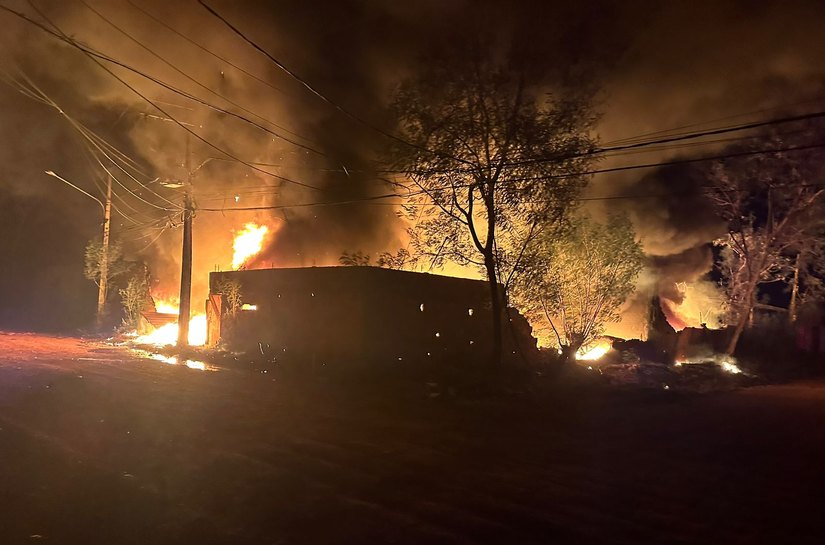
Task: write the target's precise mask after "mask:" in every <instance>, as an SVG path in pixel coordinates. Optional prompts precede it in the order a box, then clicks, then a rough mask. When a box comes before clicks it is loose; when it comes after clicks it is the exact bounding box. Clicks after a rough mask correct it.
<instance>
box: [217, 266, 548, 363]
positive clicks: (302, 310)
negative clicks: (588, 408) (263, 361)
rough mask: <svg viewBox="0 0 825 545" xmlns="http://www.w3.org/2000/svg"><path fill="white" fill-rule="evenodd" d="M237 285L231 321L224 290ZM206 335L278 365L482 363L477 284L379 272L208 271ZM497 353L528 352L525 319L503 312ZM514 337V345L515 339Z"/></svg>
mask: <svg viewBox="0 0 825 545" xmlns="http://www.w3.org/2000/svg"><path fill="white" fill-rule="evenodd" d="M230 284H235V285H236V286H238V287H240V290H239V292H240V298H239V299H237V300H236V301H235V303H236V306H237V307H238V308H237V311H236V312H235V313H234V315H233V314H232V313H231V312H230V309H229V308H228V307H227V299H228V297H224V296H223V295H222V294H221V292H222V291H227V288H226V286H227V285H230ZM209 286H210V290H209V291H210V296H209V300H208V301H207V321H208V339H207V344H208V345H211V346H214V345H216V344H218V342H223V343H224V344H226V345H227V346H229V347H230V348H233V349H238V350H244V351H255V352H261V353H262V354H264V355H267V356H268V355H271V356H272V357H274V358H276V359H278V360H282V361H288V360H292V361H307V360H311V361H313V362H315V363H323V364H326V363H337V362H371V361H387V362H390V361H393V362H399V361H402V362H403V361H413V362H414V361H427V360H429V361H437V360H442V359H444V358H453V359H454V358H462V359H464V360H468V359H469V360H472V361H479V362H481V361H484V360H485V359H486V358H488V357H489V356H488V355H489V353H490V347H491V338H492V335H491V329H492V325H491V321H492V319H491V316H490V312H491V311H490V291H489V286H488V284H487V283H486V282H484V281H479V280H467V279H462V278H454V277H449V276H440V275H433V274H425V273H415V272H408V271H398V270H391V269H382V268H377V267H310V268H293V269H258V270H242V271H232V272H213V273H211V274H210V275H209ZM510 316H511V318H510V321H509V322H507V321H505V323H504V337H505V342H504V351H505V356H509V357H512V358H516V357H519V356H520V355H521V354H525V355H526V356H528V357H529V356H532V354H533V352H534V351H535V350H536V340H535V339H534V338H533V337H532V336H531V330H530V326H529V325H528V324H527V321H526V320H525V319H524V318H523V317H522V316H521V315H520V314H518V313H517V312H516V311H514V310H512V309H511V310H510ZM514 339H517V341H516V342H514Z"/></svg>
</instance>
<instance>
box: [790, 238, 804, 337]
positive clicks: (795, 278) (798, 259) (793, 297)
mask: <svg viewBox="0 0 825 545" xmlns="http://www.w3.org/2000/svg"><path fill="white" fill-rule="evenodd" d="M801 261H802V253H798V254H796V263H794V268H793V288H791V304H790V305H788V321H789V322H790V323H794V322H795V321H796V300H797V298H798V297H799V267H800V265H801Z"/></svg>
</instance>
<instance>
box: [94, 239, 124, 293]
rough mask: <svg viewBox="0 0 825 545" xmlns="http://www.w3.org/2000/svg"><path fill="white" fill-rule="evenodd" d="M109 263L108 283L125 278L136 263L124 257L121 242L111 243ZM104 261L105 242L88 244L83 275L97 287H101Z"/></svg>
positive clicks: (96, 241)
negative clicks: (101, 271) (101, 265)
mask: <svg viewBox="0 0 825 545" xmlns="http://www.w3.org/2000/svg"><path fill="white" fill-rule="evenodd" d="M108 257H109V262H108V275H107V278H106V279H107V281H109V282H110V283H111V281H112V280H113V279H115V278H117V277H120V276H124V275H125V274H127V273H128V272H130V271H131V270H132V268H133V266H134V263H131V262H129V261H127V260H126V259H125V258H124V256H123V245H122V244H121V243H120V242H117V241H112V242H110V243H109V255H108ZM102 261H103V242H102V241H101V240H99V239H98V240H90V241H89V242H88V244H86V252H85V255H84V263H83V275H84V276H85V277H86V278H87V279H88V280H92V281H93V282H94V283H95V284H96V285H98V286H99V285H100V264H101V263H102Z"/></svg>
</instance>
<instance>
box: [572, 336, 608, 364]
mask: <svg viewBox="0 0 825 545" xmlns="http://www.w3.org/2000/svg"><path fill="white" fill-rule="evenodd" d="M611 348H612V345H611V344H610V342H609V341H604V340H602V341H598V342H596V344H595V345H591V346H589V347H587V348H584V347H582V348H580V349H579V351H578V352H576V359H577V360H579V361H595V360H598V359H600V358H601V357H602V356H604V355H605V354H607V353H608V351H610V349H611Z"/></svg>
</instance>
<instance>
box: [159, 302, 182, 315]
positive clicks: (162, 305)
mask: <svg viewBox="0 0 825 545" xmlns="http://www.w3.org/2000/svg"><path fill="white" fill-rule="evenodd" d="M155 310H156V311H158V312H159V313H160V314H177V313H178V305H176V304H174V303H171V302H169V301H158V300H155Z"/></svg>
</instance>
